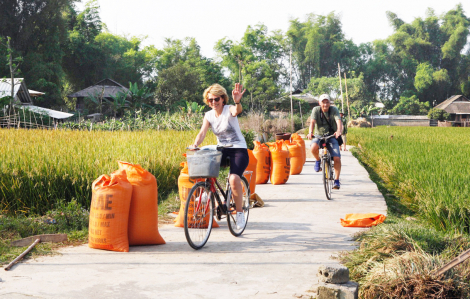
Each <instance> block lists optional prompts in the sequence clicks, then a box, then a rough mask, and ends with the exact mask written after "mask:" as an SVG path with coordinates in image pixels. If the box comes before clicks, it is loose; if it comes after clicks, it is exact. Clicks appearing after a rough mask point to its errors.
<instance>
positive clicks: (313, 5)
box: [77, 0, 470, 58]
mask: <svg viewBox="0 0 470 299" xmlns="http://www.w3.org/2000/svg"><path fill="white" fill-rule="evenodd" d="M84 3H86V1H83V2H82V3H79V4H78V5H77V7H78V9H79V10H80V11H81V10H83V7H84ZM98 3H99V5H100V8H101V9H100V16H101V20H102V21H103V22H104V23H106V25H107V26H108V30H109V31H111V32H112V33H114V34H119V35H131V36H147V38H146V40H145V42H144V45H154V46H155V47H157V48H159V49H161V48H163V46H164V44H165V43H164V41H165V38H173V39H184V38H186V37H194V38H195V39H196V41H197V43H198V44H199V46H200V47H201V53H202V55H204V56H206V57H210V58H216V53H215V52H214V50H213V48H214V45H215V44H216V42H217V41H218V40H220V39H222V38H224V37H227V38H229V39H231V40H234V41H240V40H241V38H242V37H243V34H244V32H245V31H246V29H247V27H248V26H255V25H257V24H259V23H262V24H264V25H266V26H267V28H268V31H270V32H271V31H274V30H281V31H282V32H284V33H285V32H286V31H287V29H288V27H289V20H292V19H299V21H305V19H306V15H307V14H310V13H314V14H317V15H327V14H329V13H331V12H335V13H336V14H339V16H340V18H341V22H342V25H343V26H342V28H343V32H344V34H345V35H346V38H348V39H352V40H353V41H354V43H356V44H360V43H365V42H371V41H374V40H376V39H385V38H387V37H388V36H389V35H391V34H392V33H393V29H392V28H391V26H390V25H389V23H388V20H387V17H386V14H385V13H386V11H391V12H394V13H396V14H397V15H398V17H399V18H401V19H402V20H404V21H405V22H407V23H409V22H412V21H413V20H414V19H415V18H417V17H421V18H425V16H426V11H427V8H429V7H430V8H432V9H434V11H435V14H436V15H438V16H439V15H441V14H442V13H445V12H447V11H449V10H451V9H453V8H455V7H456V5H457V4H459V3H461V4H462V5H463V8H464V11H465V14H466V15H467V17H470V1H468V0H466V1H456V0H447V1H442V0H426V1H423V0H394V1H383V0H329V1H318V0H310V1H308V0H289V1H281V0H269V1H268V0H265V1H260V0H238V1H223V0H222V1H220V0H219V1H216V0H166V1H161V0H132V1H128V0H127V1H125V0H98Z"/></svg>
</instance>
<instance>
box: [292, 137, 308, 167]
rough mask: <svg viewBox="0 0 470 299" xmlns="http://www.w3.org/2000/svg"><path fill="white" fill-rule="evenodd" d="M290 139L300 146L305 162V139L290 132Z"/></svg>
mask: <svg viewBox="0 0 470 299" xmlns="http://www.w3.org/2000/svg"><path fill="white" fill-rule="evenodd" d="M291 139H292V141H293V142H296V143H297V144H298V145H300V147H301V148H302V157H303V159H304V164H305V161H307V153H306V145H305V140H303V139H302V137H300V135H299V134H297V133H294V134H292V136H291Z"/></svg>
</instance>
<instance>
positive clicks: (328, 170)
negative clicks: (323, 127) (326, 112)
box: [319, 134, 335, 200]
mask: <svg viewBox="0 0 470 299" xmlns="http://www.w3.org/2000/svg"><path fill="white" fill-rule="evenodd" d="M334 136H335V134H333V135H329V136H327V134H325V135H323V136H322V137H319V140H320V157H321V168H322V178H323V186H324V187H325V194H326V198H327V199H328V200H331V190H332V189H333V184H334V180H335V173H334V162H333V159H332V158H331V154H330V152H329V151H328V148H327V146H326V142H327V140H328V139H330V138H331V137H334Z"/></svg>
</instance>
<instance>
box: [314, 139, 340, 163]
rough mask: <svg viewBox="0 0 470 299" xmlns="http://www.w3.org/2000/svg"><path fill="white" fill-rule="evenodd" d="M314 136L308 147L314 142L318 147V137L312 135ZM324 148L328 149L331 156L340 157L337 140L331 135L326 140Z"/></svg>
mask: <svg viewBox="0 0 470 299" xmlns="http://www.w3.org/2000/svg"><path fill="white" fill-rule="evenodd" d="M314 137H315V138H313V139H312V142H311V143H310V147H312V145H313V144H314V143H316V144H318V147H320V139H318V138H319V136H314ZM326 148H327V149H328V151H329V152H330V154H331V156H332V157H340V158H341V154H340V151H339V145H338V140H336V138H334V137H331V138H330V139H328V141H327V142H326Z"/></svg>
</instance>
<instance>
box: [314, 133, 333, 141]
mask: <svg viewBox="0 0 470 299" xmlns="http://www.w3.org/2000/svg"><path fill="white" fill-rule="evenodd" d="M334 136H335V134H332V135H330V136H325V135H323V136H322V137H319V138H318V139H320V140H325V141H327V140H328V139H330V138H331V137H334Z"/></svg>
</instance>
